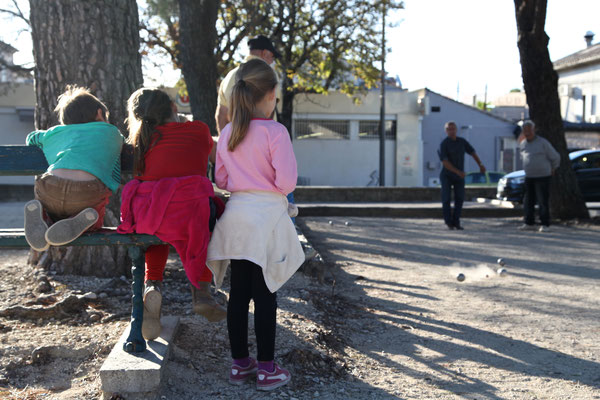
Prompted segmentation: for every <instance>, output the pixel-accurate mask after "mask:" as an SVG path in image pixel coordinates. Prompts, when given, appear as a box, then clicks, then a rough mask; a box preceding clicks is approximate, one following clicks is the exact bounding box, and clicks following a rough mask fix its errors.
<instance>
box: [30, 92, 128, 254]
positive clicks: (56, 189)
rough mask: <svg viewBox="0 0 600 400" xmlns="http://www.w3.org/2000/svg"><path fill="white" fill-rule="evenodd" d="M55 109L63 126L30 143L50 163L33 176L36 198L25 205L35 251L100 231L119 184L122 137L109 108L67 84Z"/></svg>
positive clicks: (36, 135) (36, 136) (35, 135)
mask: <svg viewBox="0 0 600 400" xmlns="http://www.w3.org/2000/svg"><path fill="white" fill-rule="evenodd" d="M54 111H55V112H56V113H57V114H58V120H59V122H60V125H56V126H54V127H52V128H50V129H48V130H45V131H42V130H41V131H35V132H31V133H30V134H29V135H28V136H27V139H26V143H27V145H29V146H37V147H39V148H41V149H42V151H43V152H44V156H45V157H46V160H47V161H48V165H49V167H48V170H47V171H46V173H44V174H43V175H39V176H36V177H35V186H34V192H35V200H31V201H30V202H28V203H27V204H26V205H25V237H26V238H27V242H28V243H29V245H30V246H31V247H32V248H33V249H34V250H37V251H44V250H46V249H48V247H49V246H50V245H53V246H60V245H64V244H67V243H70V242H72V241H73V240H75V239H76V238H78V237H79V236H80V235H81V234H82V233H83V232H85V231H86V230H94V229H99V228H101V227H102V222H103V220H104V212H105V208H106V204H107V203H108V200H109V197H110V194H111V192H112V193H116V192H117V190H118V188H119V185H120V183H121V162H120V161H121V160H120V155H121V148H122V146H123V142H124V138H123V136H122V135H121V133H120V132H119V130H118V129H117V127H115V126H114V125H111V124H109V123H107V121H108V109H107V108H106V106H105V105H104V104H103V103H102V102H101V101H100V100H98V98H96V97H95V96H94V95H92V94H91V93H90V92H89V91H88V90H87V89H84V88H81V87H76V86H69V87H67V90H66V91H65V92H64V93H63V94H61V95H60V96H59V97H58V105H57V106H56V108H55V110H54ZM47 222H48V223H49V224H51V225H50V227H48V224H47Z"/></svg>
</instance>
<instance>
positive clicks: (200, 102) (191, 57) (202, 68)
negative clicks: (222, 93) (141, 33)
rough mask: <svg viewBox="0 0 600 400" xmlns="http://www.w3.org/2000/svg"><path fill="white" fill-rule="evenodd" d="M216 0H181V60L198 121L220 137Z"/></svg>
mask: <svg viewBox="0 0 600 400" xmlns="http://www.w3.org/2000/svg"><path fill="white" fill-rule="evenodd" d="M218 7H219V2H218V1H216V0H179V37H180V40H181V41H180V44H179V46H178V50H179V59H180V60H181V66H182V68H181V69H182V72H183V77H184V79H185V84H186V86H187V90H188V93H189V96H190V107H191V109H192V115H193V116H194V120H199V121H202V122H204V123H206V124H207V125H208V126H209V128H210V131H211V134H212V135H213V136H216V135H217V126H216V121H215V110H216V108H217V62H216V59H215V44H216V39H217V29H216V25H215V24H216V21H217V11H218Z"/></svg>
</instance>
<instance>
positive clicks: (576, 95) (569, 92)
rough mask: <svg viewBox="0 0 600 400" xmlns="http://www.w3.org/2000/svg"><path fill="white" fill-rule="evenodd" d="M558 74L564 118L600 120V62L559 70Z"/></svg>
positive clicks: (588, 120)
mask: <svg viewBox="0 0 600 400" xmlns="http://www.w3.org/2000/svg"><path fill="white" fill-rule="evenodd" d="M558 74H559V76H558V93H559V97H560V107H561V114H562V116H563V119H564V120H566V121H569V122H593V123H598V122H600V104H599V102H600V64H596V65H588V66H584V67H581V68H577V69H572V70H568V71H559V72H558ZM584 96H585V109H586V112H585V115H586V118H585V121H584V120H583V111H584Z"/></svg>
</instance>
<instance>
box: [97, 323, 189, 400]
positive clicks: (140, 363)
mask: <svg viewBox="0 0 600 400" xmlns="http://www.w3.org/2000/svg"><path fill="white" fill-rule="evenodd" d="M160 321H161V324H162V332H161V334H160V337H158V338H157V339H156V340H152V341H148V342H146V343H147V348H146V351H144V352H143V353H133V354H130V353H126V352H125V351H123V343H125V341H126V339H127V336H129V326H128V327H127V328H126V329H125V331H124V332H123V334H122V335H121V338H120V339H119V341H118V342H117V344H115V346H114V347H113V349H112V351H111V352H110V354H109V355H108V358H107V359H106V361H104V364H103V365H102V368H100V381H101V383H102V391H103V392H104V397H110V394H112V393H119V394H123V395H124V394H128V395H129V396H128V397H127V398H130V397H131V395H134V394H137V395H142V397H145V398H150V397H152V396H149V394H150V393H152V392H156V391H158V389H159V388H160V384H161V378H162V375H163V370H164V367H165V365H166V363H167V358H168V356H169V351H170V347H171V344H172V342H173V338H174V337H175V333H176V331H177V327H178V326H179V317H175V316H168V317H167V316H165V317H162V318H161V320H160ZM144 394H146V395H144ZM107 395H108V396H107Z"/></svg>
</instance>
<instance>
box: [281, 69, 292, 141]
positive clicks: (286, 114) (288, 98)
mask: <svg viewBox="0 0 600 400" xmlns="http://www.w3.org/2000/svg"><path fill="white" fill-rule="evenodd" d="M293 85H294V83H293V82H292V80H291V78H289V77H287V76H284V78H283V81H282V82H281V92H282V93H281V113H279V115H278V116H277V121H278V122H279V123H281V124H283V125H284V126H285V127H286V128H287V130H288V132H289V134H290V138H292V137H293V136H292V119H293V117H294V96H295V95H296V92H295V91H294V88H293Z"/></svg>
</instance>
